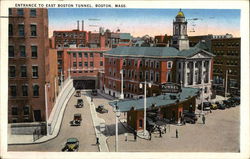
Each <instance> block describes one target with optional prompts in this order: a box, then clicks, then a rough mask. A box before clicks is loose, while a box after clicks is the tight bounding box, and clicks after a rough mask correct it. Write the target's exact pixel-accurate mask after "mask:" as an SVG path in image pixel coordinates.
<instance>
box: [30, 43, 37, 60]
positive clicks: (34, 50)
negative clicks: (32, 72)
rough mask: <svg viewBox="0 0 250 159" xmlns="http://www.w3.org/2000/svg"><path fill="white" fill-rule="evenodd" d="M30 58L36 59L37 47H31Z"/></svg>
mask: <svg viewBox="0 0 250 159" xmlns="http://www.w3.org/2000/svg"><path fill="white" fill-rule="evenodd" d="M31 56H32V58H37V46H31Z"/></svg>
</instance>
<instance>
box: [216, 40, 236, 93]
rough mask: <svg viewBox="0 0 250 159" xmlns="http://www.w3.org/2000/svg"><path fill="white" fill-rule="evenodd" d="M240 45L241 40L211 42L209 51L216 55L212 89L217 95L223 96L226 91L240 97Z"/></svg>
mask: <svg viewBox="0 0 250 159" xmlns="http://www.w3.org/2000/svg"><path fill="white" fill-rule="evenodd" d="M240 43H241V38H219V39H212V40H211V44H212V47H211V50H212V52H213V53H214V54H215V55H216V57H215V58H214V68H213V74H214V77H213V87H214V89H215V90H216V93H217V94H220V95H225V90H226V89H227V93H229V94H232V95H240V81H241V80H240V51H241V49H240ZM226 85H227V86H226ZM226 87H227V88H226Z"/></svg>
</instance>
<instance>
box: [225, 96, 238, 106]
mask: <svg viewBox="0 0 250 159" xmlns="http://www.w3.org/2000/svg"><path fill="white" fill-rule="evenodd" d="M228 101H230V102H231V103H232V106H233V107H234V106H236V105H239V104H240V97H231V98H229V99H228Z"/></svg>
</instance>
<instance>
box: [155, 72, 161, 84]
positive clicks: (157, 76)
mask: <svg viewBox="0 0 250 159" xmlns="http://www.w3.org/2000/svg"><path fill="white" fill-rule="evenodd" d="M159 79H160V74H159V73H156V79H155V80H156V82H159Z"/></svg>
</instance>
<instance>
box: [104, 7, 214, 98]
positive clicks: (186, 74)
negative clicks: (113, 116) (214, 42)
mask: <svg viewBox="0 0 250 159" xmlns="http://www.w3.org/2000/svg"><path fill="white" fill-rule="evenodd" d="M180 12H181V11H180ZM180 12H179V13H178V14H177V16H176V21H174V24H173V27H174V28H175V29H174V32H175V33H174V37H173V39H174V40H172V43H173V46H174V47H118V48H115V49H112V50H111V51H108V52H107V53H106V54H105V77H104V78H105V80H104V91H105V93H107V94H109V95H112V96H115V97H119V96H120V92H121V75H120V73H121V72H123V81H124V84H123V88H124V97H125V98H140V97H141V96H142V95H143V90H142V89H139V84H140V83H141V82H143V81H148V82H152V83H153V85H152V88H151V89H149V90H148V92H147V95H148V96H152V95H153V96H154V95H157V94H160V91H159V85H160V84H163V83H166V82H174V83H179V84H182V85H183V87H193V88H203V87H204V90H205V91H204V92H205V98H210V96H211V80H212V73H213V72H212V71H211V70H212V65H213V60H212V59H213V56H214V55H213V54H211V53H209V52H207V51H205V50H203V49H200V48H199V47H191V48H189V46H188V38H187V34H186V29H187V26H186V25H187V23H186V21H185V17H184V14H183V13H182V12H181V13H180ZM179 29H180V30H179ZM178 36H179V37H180V38H178ZM175 47H176V48H177V49H176V48H175ZM121 70H122V71H121Z"/></svg>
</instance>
